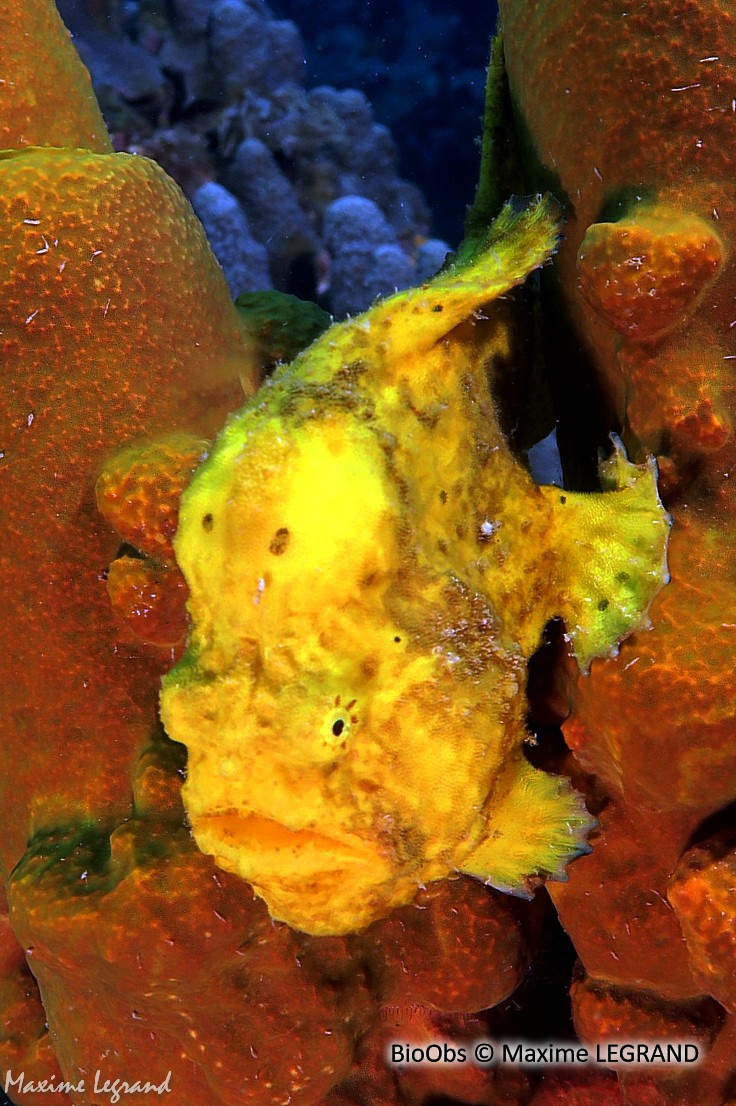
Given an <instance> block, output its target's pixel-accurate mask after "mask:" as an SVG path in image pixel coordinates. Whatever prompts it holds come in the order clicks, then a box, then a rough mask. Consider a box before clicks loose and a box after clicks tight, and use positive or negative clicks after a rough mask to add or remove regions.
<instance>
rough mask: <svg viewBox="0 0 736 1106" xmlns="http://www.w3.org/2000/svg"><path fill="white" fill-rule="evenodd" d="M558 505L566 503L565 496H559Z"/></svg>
mask: <svg viewBox="0 0 736 1106" xmlns="http://www.w3.org/2000/svg"><path fill="white" fill-rule="evenodd" d="M560 503H567V496H566V495H561V496H560Z"/></svg>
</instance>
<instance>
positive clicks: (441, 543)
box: [437, 538, 447, 555]
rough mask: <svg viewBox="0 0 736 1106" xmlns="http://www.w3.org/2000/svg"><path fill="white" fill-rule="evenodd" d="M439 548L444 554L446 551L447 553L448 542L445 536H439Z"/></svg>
mask: <svg viewBox="0 0 736 1106" xmlns="http://www.w3.org/2000/svg"><path fill="white" fill-rule="evenodd" d="M437 548H438V549H439V551H440V553H442V554H443V555H444V554H445V553H447V542H446V541H445V539H444V538H438V539H437Z"/></svg>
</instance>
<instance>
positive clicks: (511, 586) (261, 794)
mask: <svg viewBox="0 0 736 1106" xmlns="http://www.w3.org/2000/svg"><path fill="white" fill-rule="evenodd" d="M556 235H557V229H556V225H555V221H554V218H553V217H552V215H551V213H550V209H549V208H548V207H547V205H546V204H545V203H544V202H540V203H537V204H536V205H534V206H532V207H530V208H529V209H528V210H526V211H525V212H523V213H522V214H514V213H512V212H511V210H510V209H509V208H506V209H504V210H503V212H502V213H501V215H500V216H499V219H498V220H497V221H496V222H495V223H494V224H493V225H492V226H491V228H490V229H489V231H488V232H487V234H486V235H485V236H484V239H483V241H482V242H480V243H479V244H478V246H477V248H476V249H475V250H474V251H472V252H470V253H466V254H464V255H461V258H460V259H459V260H458V261H457V262H456V263H455V265H451V266H449V267H448V268H447V269H445V270H444V271H443V272H442V273H441V274H439V275H438V276H437V277H436V278H435V279H434V280H433V281H431V282H430V283H428V284H425V285H423V286H421V287H419V288H415V289H411V290H409V291H407V292H402V293H400V294H397V295H396V296H393V297H391V298H390V299H387V300H384V301H381V302H379V303H377V304H376V305H375V306H374V307H373V308H372V309H371V310H370V311H368V312H367V313H366V314H365V315H363V316H360V317H358V318H355V319H351V320H348V321H347V322H345V323H341V324H339V325H336V326H333V327H332V328H330V329H329V330H328V331H326V332H325V333H324V334H323V335H322V336H321V337H320V338H318V339H317V340H316V341H315V342H314V343H313V344H312V345H311V346H310V347H309V349H308V350H306V351H305V352H304V353H303V354H301V355H300V356H299V357H297V358H296V360H295V361H294V362H292V363H291V364H290V365H287V366H283V367H281V368H279V369H277V370H276V372H275V374H274V375H273V377H271V378H270V379H269V380H268V381H267V382H266V383H265V384H264V385H263V387H262V388H261V390H260V391H259V392H258V393H257V394H256V395H255V396H254V397H253V398H252V399H251V400H250V401H249V403H248V404H247V406H246V407H245V408H244V409H243V410H242V411H241V412H240V413H239V414H237V415H236V416H234V417H233V418H232V419H231V420H230V422H229V423H228V425H227V426H226V428H225V429H224V431H223V432H222V433H221V435H220V437H219V438H218V440H217V442H216V443H215V446H214V448H213V450H212V452H211V454H210V456H209V458H208V459H207V460H206V462H205V463H204V464H203V465H202V466H201V467H200V469H199V470H198V471H197V473H196V474H195V477H194V479H193V481H192V483H191V485H190V487H189V488H188V490H187V491H186V493H185V495H184V497H183V501H182V505H181V512H180V525H179V530H178V533H177V536H176V539H175V551H176V557H177V560H178V563H179V565H180V567H181V570H182V572H183V573H184V575H185V577H186V580H187V584H188V586H189V589H190V599H189V614H190V617H191V623H192V630H191V635H190V640H189V644H188V650H187V653H186V654H185V656H184V658H183V659H182V661H181V662H180V663H179V664H178V665H177V666H176V667H175V668H174V669H173V670H172V671H171V672H170V673H169V674H168V676H166V677H165V680H164V687H163V692H162V698H161V709H162V718H163V721H164V724H165V726H166V729H167V731H168V733H169V735H170V736H171V737H172V738H173V739H174V740H175V741H179V742H181V743H183V744H184V745H186V747H187V750H188V778H187V782H186V784H185V786H184V789H183V799H184V803H185V806H186V809H187V813H188V817H189V820H190V823H191V827H192V832H193V834H194V837H195V840H196V842H197V844H198V846H199V848H200V849H201V850H202V852H204V853H206V854H209V855H212V856H213V857H214V858H215V860H216V863H217V864H219V865H220V866H221V867H222V868H224V869H226V870H228V871H231V872H235V873H237V874H238V875H239V876H241V877H242V878H243V879H245V880H247V881H248V882H249V883H251V884H252V886H253V887H254V889H255V891H256V892H257V893H258V894H259V895H260V896H262V897H263V898H264V899H265V901H266V903H267V905H268V908H269V910H270V912H271V914H272V916H273V917H274V918H277V919H279V920H283V921H285V922H287V923H288V924H289V925H291V926H293V927H294V928H297V929H301V930H305V931H306V932H309V933H313V934H337V933H347V932H353V931H357V930H359V929H361V928H363V927H364V926H366V925H368V924H369V923H370V922H372V921H374V920H375V919H377V918H380V917H383V916H385V915H386V914H387V913H388V912H389V911H390V910H391V909H393V908H394V907H396V906H399V905H401V904H405V903H408V902H411V900H412V899H413V897H414V896H415V894H416V891H417V888H418V886H420V885H423V884H426V883H428V882H430V881H433V880H438V879H442V878H444V877H446V876H448V875H449V874H451V873H454V872H457V871H465V872H469V873H470V874H472V875H474V876H476V877H478V878H480V879H483V880H485V881H486V882H488V883H491V884H494V885H495V886H498V887H501V888H503V889H504V890H508V891H513V892H515V893H518V894H522V895H528V894H530V893H531V891H532V889H533V887H534V886H535V884H536V883H537V882H538V881H539V879H540V878H542V877H545V876H548V877H553V878H563V877H564V869H565V865H566V863H567V862H568V861H569V860H570V859H572V858H573V857H574V856H576V855H578V854H579V853H580V852H583V851H585V850H586V849H587V845H586V836H587V833H588V831H589V829H590V826H591V824H592V822H591V819H590V817H589V815H588V814H587V812H586V811H585V807H584V805H583V802H582V799H581V797H580V796H579V795H578V794H577V793H575V792H574V791H573V790H572V788H571V787H570V786H569V784H568V783H567V781H566V780H564V779H562V778H560V777H555V776H551V775H548V774H546V773H543V772H540V771H538V770H536V769H534V768H532V767H531V766H530V765H529V764H528V762H527V760H526V759H525V757H524V753H523V747H524V743H525V741H526V740H527V739H528V734H527V731H526V729H525V723H524V719H525V714H526V697H525V689H526V665H527V661H528V659H529V657H530V656H531V654H532V653H533V652H534V651H535V649H536V648H537V647H538V645H539V643H540V641H541V637H542V633H543V630H544V627H545V625H546V623H547V622H548V621H549V620H550V619H551V618H553V617H563V618H564V619H565V620H566V624H567V625H568V632H569V634H570V637H571V641H572V644H573V648H574V649H575V650H576V654H577V656H578V658H579V660H580V661H581V664H583V665H587V664H588V663H589V661H590V659H591V656H592V655H594V654H598V653H603V652H606V651H610V649H611V648H613V647H615V645H616V643H617V641H618V640H620V638H621V637H622V636H623V635H624V634H625V633H626V632H628V631H630V630H631V629H632V628H634V627H636V626H640V625H642V624H643V621H644V617H645V611H646V608H647V606H648V604H649V602H650V600H651V598H652V597H653V595H654V594H655V593H656V591H657V590H658V589H659V587H660V586H661V584H662V582H663V580H664V567H663V566H664V557H665V546H666V538H667V529H668V527H667V519H666V515H665V514H664V511H663V510H662V507H661V505H660V503H659V500H658V497H657V492H656V480H655V474H654V471H653V469H652V468H650V467H648V466H641V467H637V466H633V465H630V464H629V463H628V462H627V461H626V460H625V458H623V456H622V455H621V456H619V455H618V454H616V455H615V456H616V458H617V459H615V460H614V461H613V462H611V463H609V464H608V468H607V470H606V472H607V474H608V482H609V485H610V487H611V489H612V490H611V491H607V492H605V493H601V494H591V495H582V494H577V493H572V492H561V491H560V489H559V488H543V487H538V486H537V485H536V484H534V483H533V481H532V480H531V478H530V477H529V475H528V473H527V472H526V471H525V470H524V469H523V468H522V467H521V465H520V464H519V463H518V462H517V461H516V460H515V458H514V457H513V455H512V454H511V452H510V450H509V448H508V446H507V443H506V441H505V439H504V437H503V435H502V433H501V431H500V429H499V425H498V420H497V416H496V411H495V407H494V403H493V398H492V392H491V384H492V379H493V374H494V372H495V371H496V370H497V366H498V365H499V364H500V363H501V362H502V360H503V358H504V356H505V355H506V354H507V353H508V346H509V342H510V337H509V331H508V328H507V326H506V324H505V321H504V320H505V318H506V315H505V312H504V311H502V310H499V309H498V304H497V302H495V301H498V299H499V297H502V296H503V295H504V294H505V293H506V292H508V291H509V290H510V289H511V288H512V287H514V286H515V285H516V284H518V283H520V282H521V281H523V280H524V279H525V277H526V276H527V275H528V274H529V273H531V272H532V271H533V270H534V269H536V268H537V267H538V266H540V265H541V264H543V263H544V261H545V260H546V259H547V258H548V257H549V256H550V254H551V253H552V251H553V250H554V248H555V242H556ZM630 553H631V554H632V555H633V556H634V562H633V564H634V567H633V568H630V566H629V561H628V559H627V558H628V557H629V555H630ZM621 561H623V563H624V564H625V566H626V575H627V580H626V581H624V580H621V579H618V578H617V577H618V576H620V574H621V571H622V567H621V563H620V562H621ZM632 577H635V578H636V580H635V583H630V582H629V581H630V578H632Z"/></svg>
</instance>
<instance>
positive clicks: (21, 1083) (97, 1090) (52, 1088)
mask: <svg viewBox="0 0 736 1106" xmlns="http://www.w3.org/2000/svg"><path fill="white" fill-rule="evenodd" d="M170 1082H171V1072H167V1074H166V1078H165V1079H163V1080H162V1081H161V1082H160V1083H151V1082H150V1080H143V1079H136V1081H135V1082H134V1083H130V1082H128V1080H127V1079H106V1078H105V1077H104V1075H103V1073H102V1072H101V1071H100V1070H99V1069H98V1070H97V1071H96V1072H95V1077H94V1085H93V1086H92V1087H91V1088H90V1090H89V1091H88V1089H87V1085H86V1084H87V1081H86V1080H84V1079H79V1080H77V1082H76V1083H70V1082H69V1081H63V1082H62V1081H61V1080H57V1079H54V1078H53V1077H52V1078H51V1079H26V1073H25V1072H24V1071H22V1072H20V1073H19V1074H18V1075H14V1074H13V1072H12V1071H8V1072H6V1074H5V1093H6V1094H9V1093H10V1091H11V1090H12V1089H15V1090H16V1091H21V1092H23V1093H24V1094H54V1093H59V1094H68V1095H74V1094H93V1095H98V1096H100V1097H101V1098H106V1099H108V1101H109V1102H110V1103H111V1106H115V1103H116V1102H119V1101H120V1097H121V1095H124V1094H151V1093H152V1092H155V1093H156V1094H170V1093H171V1087H170V1085H169V1084H170Z"/></svg>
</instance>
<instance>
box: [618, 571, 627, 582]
mask: <svg viewBox="0 0 736 1106" xmlns="http://www.w3.org/2000/svg"><path fill="white" fill-rule="evenodd" d="M628 579H629V574H628V572H617V573H616V583H617V584H625V583H626V581H627V580H628Z"/></svg>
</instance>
